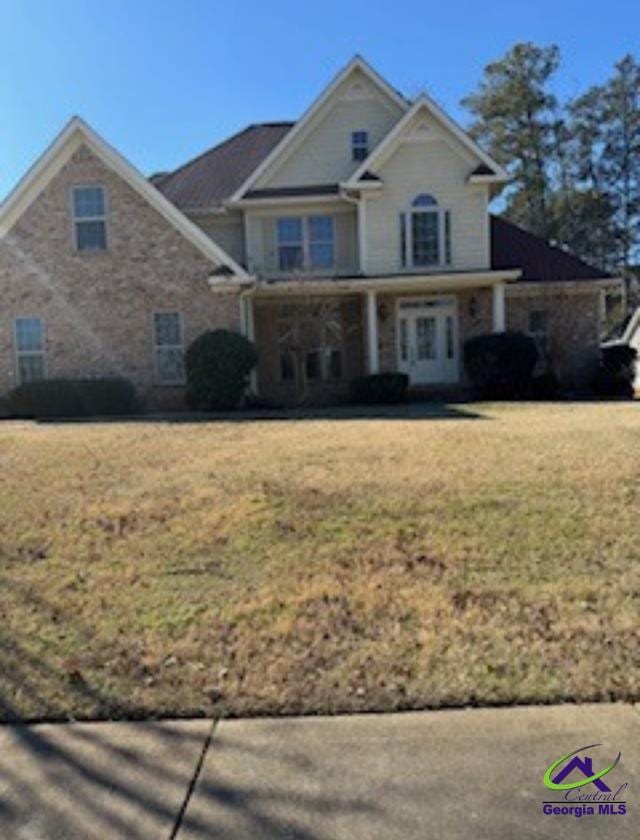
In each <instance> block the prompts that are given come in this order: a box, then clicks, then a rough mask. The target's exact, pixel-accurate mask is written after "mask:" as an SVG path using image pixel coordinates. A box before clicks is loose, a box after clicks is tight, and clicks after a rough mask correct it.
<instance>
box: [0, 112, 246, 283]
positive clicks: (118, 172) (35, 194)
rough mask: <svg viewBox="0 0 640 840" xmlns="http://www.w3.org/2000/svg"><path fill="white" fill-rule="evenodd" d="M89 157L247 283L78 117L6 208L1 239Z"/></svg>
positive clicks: (1, 213)
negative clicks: (73, 166) (75, 164)
mask: <svg viewBox="0 0 640 840" xmlns="http://www.w3.org/2000/svg"><path fill="white" fill-rule="evenodd" d="M86 155H89V156H90V157H93V158H94V159H95V161H96V162H99V165H100V166H102V167H104V171H105V173H107V175H108V177H109V178H110V177H116V178H117V179H118V180H119V181H121V182H122V183H123V184H126V186H127V188H128V189H129V190H130V191H131V193H132V194H135V196H136V198H137V200H138V201H141V202H143V203H144V205H145V206H146V207H148V208H149V209H150V210H151V211H152V212H154V213H155V214H156V215H157V216H159V217H161V218H162V220H163V222H164V224H165V225H166V224H168V225H169V227H170V228H171V229H172V231H173V233H174V234H175V235H179V236H180V237H181V238H182V239H184V240H186V241H187V242H189V243H190V245H191V246H193V247H195V249H196V250H197V251H198V252H199V253H200V254H201V255H202V256H203V257H205V258H206V259H208V260H209V261H210V262H211V263H213V266H214V268H215V267H218V268H220V267H226V268H227V269H228V270H229V271H230V273H231V274H233V275H235V277H236V278H238V279H245V278H246V277H247V274H246V272H245V271H244V269H243V268H241V267H240V266H239V265H238V264H237V263H236V262H235V261H234V260H233V259H232V258H231V257H230V256H229V255H228V254H226V253H225V252H224V251H223V250H222V248H220V247H219V246H218V245H216V243H214V242H213V241H212V240H211V239H210V238H209V237H208V236H207V235H206V234H205V233H204V232H203V231H202V230H201V229H200V228H199V227H198V226H197V225H195V224H194V223H193V222H192V221H190V219H188V218H187V217H186V216H185V215H184V214H183V213H182V212H181V211H180V210H178V209H177V208H176V207H175V206H174V205H173V204H171V202H169V201H168V200H167V199H166V198H165V197H164V196H163V195H162V194H161V193H160V192H159V191H158V190H157V189H156V188H155V187H154V186H153V184H152V183H151V182H150V181H148V180H147V179H146V178H144V177H143V176H142V175H141V174H140V173H139V172H138V171H137V170H136V169H135V168H134V167H133V166H131V164H130V163H129V162H128V161H126V160H125V159H124V158H123V157H122V155H120V154H119V153H118V152H116V150H115V149H113V148H112V147H111V146H109V145H108V144H107V143H106V142H105V141H104V140H103V139H102V138H101V137H100V136H99V135H98V134H96V132H94V131H93V129H92V128H90V127H89V126H88V125H87V124H86V123H85V122H84V121H83V120H81V119H80V118H79V117H74V118H73V119H72V120H71V121H70V122H69V123H68V124H67V126H66V127H65V128H64V129H63V131H62V132H61V133H60V134H59V135H58V137H57V138H56V139H55V140H54V142H53V143H52V144H51V146H49V148H48V149H47V150H46V151H45V152H44V154H43V155H42V156H41V157H40V158H39V159H38V160H37V161H36V163H35V164H34V165H33V166H32V167H31V169H30V170H29V171H28V172H27V174H26V175H25V176H24V177H23V178H22V180H21V181H20V182H19V183H18V185H17V186H16V187H15V188H14V190H13V191H12V192H11V193H10V194H9V196H8V197H7V198H6V199H5V201H4V202H3V203H2V204H1V205H0V239H4V238H7V237H9V235H10V234H11V232H12V230H13V229H14V228H15V226H16V225H17V224H18V223H19V222H20V220H21V219H22V217H23V216H24V215H25V214H26V213H27V212H28V211H29V210H30V209H31V208H32V207H33V205H34V203H35V202H36V201H37V200H38V199H39V198H40V197H41V196H42V195H43V194H44V193H45V192H46V190H47V188H48V187H49V186H50V185H51V184H52V182H54V181H55V179H56V178H57V176H58V175H59V174H60V172H62V171H63V170H64V168H65V167H66V166H68V164H69V163H70V162H71V161H73V160H74V159H77V157H78V156H80V157H81V158H82V157H83V156H86ZM69 206H70V196H69V197H68V199H67V200H66V202H65V203H64V204H63V208H64V210H65V211H68V209H69Z"/></svg>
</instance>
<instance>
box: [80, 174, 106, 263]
mask: <svg viewBox="0 0 640 840" xmlns="http://www.w3.org/2000/svg"><path fill="white" fill-rule="evenodd" d="M73 227H74V235H75V245H76V249H77V250H78V251H104V250H105V248H106V247H107V212H106V196H105V189H104V187H100V186H90V187H74V188H73Z"/></svg>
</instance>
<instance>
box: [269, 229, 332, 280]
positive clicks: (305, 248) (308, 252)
mask: <svg viewBox="0 0 640 840" xmlns="http://www.w3.org/2000/svg"><path fill="white" fill-rule="evenodd" d="M277 236H278V266H279V268H280V271H305V270H317V269H323V268H326V269H330V268H333V266H334V263H335V256H334V238H335V236H334V220H333V216H288V217H286V218H281V219H278V220H277Z"/></svg>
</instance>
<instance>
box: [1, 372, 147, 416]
mask: <svg viewBox="0 0 640 840" xmlns="http://www.w3.org/2000/svg"><path fill="white" fill-rule="evenodd" d="M8 409H9V413H10V414H11V415H13V416H14V417H29V418H31V417H35V418H43V419H46V418H55V417H93V416H96V417H99V416H107V415H118V414H133V413H134V412H135V411H136V410H137V400H136V390H135V388H134V386H133V385H132V383H131V382H129V380H127V379H120V378H116V377H106V378H99V379H41V380H39V381H38V382H28V383H25V384H24V385H18V387H17V388H14V389H13V391H11V393H10V394H9V399H8Z"/></svg>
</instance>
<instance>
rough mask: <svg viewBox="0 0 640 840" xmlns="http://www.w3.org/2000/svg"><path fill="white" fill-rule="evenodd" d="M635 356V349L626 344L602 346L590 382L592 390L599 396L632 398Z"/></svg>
mask: <svg viewBox="0 0 640 840" xmlns="http://www.w3.org/2000/svg"><path fill="white" fill-rule="evenodd" d="M637 358H638V353H637V351H636V350H635V348H634V347H630V346H629V345H628V344H613V345H611V346H610V347H603V348H602V350H601V357H600V366H599V368H598V371H597V373H596V375H595V376H594V378H593V382H592V386H593V390H594V392H595V393H596V394H597V395H598V396H599V397H627V398H629V399H631V398H633V395H634V383H635V375H636V364H637Z"/></svg>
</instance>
